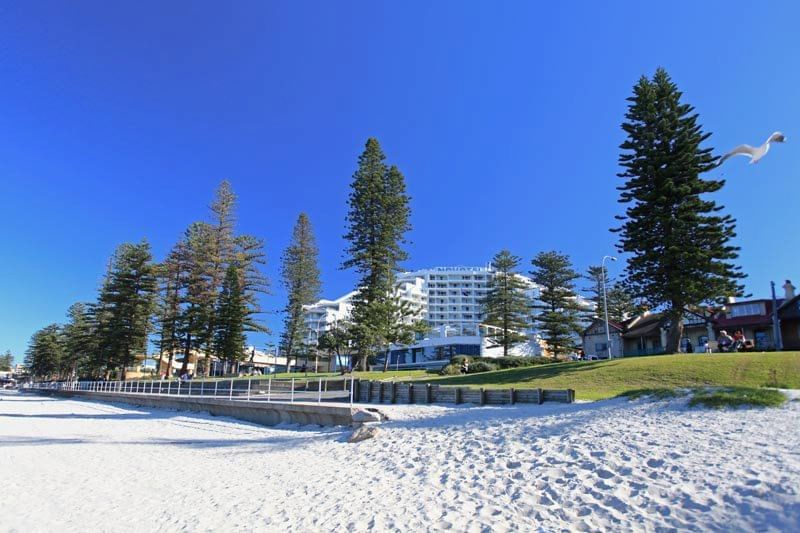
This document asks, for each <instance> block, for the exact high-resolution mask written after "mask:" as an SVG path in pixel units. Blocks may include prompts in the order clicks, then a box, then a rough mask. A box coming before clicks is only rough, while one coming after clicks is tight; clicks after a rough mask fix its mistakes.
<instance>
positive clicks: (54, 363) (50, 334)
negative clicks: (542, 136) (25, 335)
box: [25, 324, 64, 379]
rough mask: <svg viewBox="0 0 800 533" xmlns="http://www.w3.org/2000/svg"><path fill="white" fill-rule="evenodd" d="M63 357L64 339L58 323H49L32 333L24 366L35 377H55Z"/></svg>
mask: <svg viewBox="0 0 800 533" xmlns="http://www.w3.org/2000/svg"><path fill="white" fill-rule="evenodd" d="M63 357H64V339H63V337H62V336H61V328H60V326H59V325H58V324H50V325H49V326H46V327H44V328H42V329H40V330H38V331H37V332H36V333H34V334H33V336H32V337H31V340H30V342H29V344H28V349H27V350H26V352H25V366H26V367H27V369H28V371H29V372H30V374H31V375H33V376H34V377H36V378H44V379H52V378H57V377H59V376H58V369H59V367H60V365H61V360H62V358H63Z"/></svg>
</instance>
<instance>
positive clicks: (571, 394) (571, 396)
mask: <svg viewBox="0 0 800 533" xmlns="http://www.w3.org/2000/svg"><path fill="white" fill-rule="evenodd" d="M567 391H568V392H569V398H568V400H567V401H568V402H569V403H575V389H567Z"/></svg>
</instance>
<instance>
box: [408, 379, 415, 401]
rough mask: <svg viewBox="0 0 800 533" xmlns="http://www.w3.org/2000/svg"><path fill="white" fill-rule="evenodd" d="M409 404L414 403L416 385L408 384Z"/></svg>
mask: <svg viewBox="0 0 800 533" xmlns="http://www.w3.org/2000/svg"><path fill="white" fill-rule="evenodd" d="M408 403H414V385H413V384H412V383H409V384H408Z"/></svg>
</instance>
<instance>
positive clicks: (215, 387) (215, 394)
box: [214, 380, 219, 398]
mask: <svg viewBox="0 0 800 533" xmlns="http://www.w3.org/2000/svg"><path fill="white" fill-rule="evenodd" d="M217 385H219V380H217V381H215V382H214V398H216V397H217Z"/></svg>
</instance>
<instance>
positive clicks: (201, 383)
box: [200, 381, 206, 398]
mask: <svg viewBox="0 0 800 533" xmlns="http://www.w3.org/2000/svg"><path fill="white" fill-rule="evenodd" d="M205 383H206V382H205V381H201V382H200V397H201V398H202V397H203V389H204V388H205V387H204V385H205Z"/></svg>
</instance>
